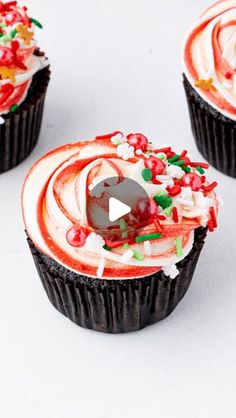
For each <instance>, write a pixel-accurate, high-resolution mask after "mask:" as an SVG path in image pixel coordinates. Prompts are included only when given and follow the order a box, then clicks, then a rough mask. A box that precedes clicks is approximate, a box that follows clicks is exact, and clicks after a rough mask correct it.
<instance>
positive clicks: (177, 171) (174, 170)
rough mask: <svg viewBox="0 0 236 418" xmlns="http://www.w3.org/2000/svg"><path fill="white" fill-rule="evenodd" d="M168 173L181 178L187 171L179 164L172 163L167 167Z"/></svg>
mask: <svg viewBox="0 0 236 418" xmlns="http://www.w3.org/2000/svg"><path fill="white" fill-rule="evenodd" d="M166 174H169V176H171V177H173V178H175V179H178V180H179V179H182V177H183V176H184V175H185V172H184V170H182V168H181V167H179V166H177V165H170V166H169V167H167V170H166Z"/></svg>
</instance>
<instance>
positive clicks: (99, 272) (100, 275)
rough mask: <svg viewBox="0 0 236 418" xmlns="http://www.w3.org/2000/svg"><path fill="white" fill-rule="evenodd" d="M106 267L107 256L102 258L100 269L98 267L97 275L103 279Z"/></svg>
mask: <svg viewBox="0 0 236 418" xmlns="http://www.w3.org/2000/svg"><path fill="white" fill-rule="evenodd" d="M104 269H105V258H101V260H100V262H99V266H98V269H97V277H98V278H99V279H102V276H103V273H104Z"/></svg>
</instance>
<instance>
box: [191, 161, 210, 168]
mask: <svg viewBox="0 0 236 418" xmlns="http://www.w3.org/2000/svg"><path fill="white" fill-rule="evenodd" d="M190 166H191V167H193V168H196V167H201V168H205V169H206V170H207V169H208V168H209V164H207V163H192V162H191V163H190Z"/></svg>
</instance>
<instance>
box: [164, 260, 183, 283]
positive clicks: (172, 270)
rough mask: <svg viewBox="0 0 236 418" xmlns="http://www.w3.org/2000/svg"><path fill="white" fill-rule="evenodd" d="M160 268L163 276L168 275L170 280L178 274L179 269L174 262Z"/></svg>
mask: <svg viewBox="0 0 236 418" xmlns="http://www.w3.org/2000/svg"><path fill="white" fill-rule="evenodd" d="M162 270H163V272H164V274H165V276H167V277H170V278H171V279H172V280H173V279H175V278H176V277H177V276H178V275H179V270H178V269H177V267H176V265H175V264H170V265H169V266H166V267H163V269H162Z"/></svg>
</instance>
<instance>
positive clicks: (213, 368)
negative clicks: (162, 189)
mask: <svg viewBox="0 0 236 418" xmlns="http://www.w3.org/2000/svg"><path fill="white" fill-rule="evenodd" d="M25 3H26V4H27V5H28V6H29V7H30V11H31V13H30V14H31V15H32V16H33V17H35V18H37V19H38V20H40V21H42V22H43V23H44V25H45V30H44V31H43V32H40V31H39V33H38V39H39V40H40V45H41V46H42V47H43V48H44V49H45V50H46V51H47V52H48V55H49V57H50V59H51V63H52V70H53V75H52V81H51V84H50V88H49V92H48V96H47V103H46V113H45V118H44V123H43V129H42V133H41V138H40V143H39V146H38V147H37V149H36V150H35V151H34V152H33V154H32V155H31V156H30V158H28V160H27V161H25V162H24V163H23V164H21V166H19V167H18V168H16V169H15V170H13V171H11V172H9V173H6V174H4V175H1V176H0V254H1V275H0V416H1V417H4V418H12V417H16V418H64V417H66V418H74V417H76V418H78V417H81V418H126V417H131V418H139V417H140V418H141V417H142V418H143V417H148V416H151V417H158V416H159V417H161V418H172V417H175V418H179V417H180V418H185V417H186V418H205V417H206V418H211V417H212V418H213V417H214V418H217V417H220V418H221V417H222V416H224V417H227V418H231V417H235V390H236V344H235V343H236V333H235V322H236V303H235V294H236V278H235V260H234V257H233V256H235V254H236V244H235V242H236V240H235V228H236V220H235V211H236V191H235V184H236V180H234V179H230V178H227V177H225V176H224V175H221V174H219V173H217V172H216V171H215V170H213V169H211V170H210V173H209V174H210V177H211V178H212V180H215V179H216V180H217V181H219V183H220V194H221V195H222V196H223V197H224V200H225V207H224V209H223V210H222V211H221V216H220V228H219V229H218V230H217V232H216V233H215V234H214V235H211V236H210V237H209V238H208V240H207V245H206V246H205V249H204V251H203V254H202V257H201V260H200V262H199V264H198V268H197V271H196V274H195V279H194V281H193V284H192V286H191V288H190V290H189V292H188V294H187V295H186V297H185V299H184V300H183V302H182V303H181V305H180V306H179V307H178V308H177V310H176V311H175V313H174V314H173V315H172V316H171V317H169V318H168V319H167V320H165V321H164V322H162V323H160V324H157V325H154V326H152V327H149V328H147V329H145V330H144V331H141V332H139V333H134V334H130V335H118V336H111V335H103V334H98V333H95V332H93V331H87V330H83V329H80V328H79V327H76V326H75V325H74V324H72V323H70V322H69V321H68V320H67V319H66V318H64V317H63V316H62V315H60V314H59V313H58V312H57V311H56V310H54V308H53V307H52V306H51V305H50V303H49V302H48V300H47V298H46V295H45V293H44V290H43V288H42V286H41V283H40V281H39V278H38V277H37V273H36V270H35V267H34V265H33V261H32V259H31V256H30V253H29V250H28V248H27V245H26V241H25V236H24V232H23V225H22V221H21V214H20V203H19V198H20V188H21V184H22V182H23V179H24V177H25V175H26V173H27V171H28V169H29V167H30V165H31V164H32V163H33V162H34V161H35V159H36V158H38V157H39V156H41V155H42V154H43V153H45V152H46V151H48V150H50V149H52V148H53V147H55V146H58V145H60V144H63V143H66V142H70V141H73V140H76V139H85V138H89V137H93V136H94V135H96V134H103V133H107V132H109V131H114V130H116V129H118V130H123V131H124V132H125V133H129V132H131V131H141V132H143V133H145V134H146V135H148V136H149V138H150V140H153V141H154V142H155V143H156V144H161V145H162V144H166V143H168V142H170V143H172V144H173V145H176V148H177V149H178V147H180V148H182V147H186V146H187V147H188V148H190V149H191V150H192V152H193V153H194V154H195V155H196V158H199V154H198V153H197V150H196V147H195V144H194V141H193V138H192V135H191V132H190V126H189V119H188V114H187V106H186V102H185V97H184V92H183V88H182V84H181V64H180V45H181V39H182V37H183V34H184V32H185V30H186V29H187V27H188V25H189V24H190V23H191V22H192V21H193V20H194V19H195V17H196V16H197V15H199V14H200V13H201V12H202V11H203V9H204V8H205V7H207V6H208V5H209V2H208V1H207V0H198V1H193V0H171V1H165V0H96V1H95V0H89V1H86V0H70V1H67V2H65V1H62V0H55V1H49V0H31V1H27V2H25Z"/></svg>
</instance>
